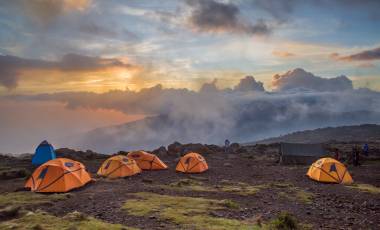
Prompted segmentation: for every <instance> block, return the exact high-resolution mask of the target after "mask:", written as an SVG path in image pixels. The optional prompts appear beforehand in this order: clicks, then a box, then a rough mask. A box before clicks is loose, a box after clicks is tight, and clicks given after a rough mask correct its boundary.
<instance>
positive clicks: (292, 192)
mask: <svg viewBox="0 0 380 230" xmlns="http://www.w3.org/2000/svg"><path fill="white" fill-rule="evenodd" d="M269 186H270V187H272V188H275V189H278V190H280V191H279V192H278V195H279V196H280V197H284V198H286V199H289V200H292V201H298V202H301V203H304V204H311V203H312V202H313V199H314V194H313V193H312V192H308V191H306V190H304V189H302V188H299V187H296V186H294V185H293V184H289V183H271V184H269Z"/></svg>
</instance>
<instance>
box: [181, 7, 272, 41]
mask: <svg viewBox="0 0 380 230" xmlns="http://www.w3.org/2000/svg"><path fill="white" fill-rule="evenodd" d="M187 4H188V5H189V6H190V7H191V16H190V18H189V21H190V24H191V25H192V26H193V27H194V29H196V30H198V31H201V32H235V33H246V34H260V35H263V34H268V33H269V32H270V29H269V27H268V25H267V24H266V23H265V22H264V21H263V20H259V21H257V22H256V23H250V22H248V21H245V20H243V19H242V18H241V15H240V9H239V8H238V7H237V6H236V5H234V4H232V3H222V2H217V1H214V0H196V1H191V0H188V1H187Z"/></svg>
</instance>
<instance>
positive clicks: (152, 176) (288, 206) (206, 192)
mask: <svg viewBox="0 0 380 230" xmlns="http://www.w3.org/2000/svg"><path fill="white" fill-rule="evenodd" d="M205 158H206V160H207V163H208V165H209V170H208V171H207V172H205V173H202V174H199V175H195V176H194V175H189V174H182V173H177V172H175V166H176V162H177V161H178V159H177V158H176V157H173V156H169V155H165V156H161V159H162V160H163V161H164V162H165V163H167V164H168V166H169V169H168V170H163V171H144V172H143V173H142V174H140V175H137V176H132V177H128V178H125V179H116V180H108V179H104V178H97V177H96V176H95V173H96V170H97V168H98V167H99V166H100V164H101V162H102V159H96V160H82V163H84V164H85V165H86V166H87V168H88V171H89V172H90V173H92V175H93V176H94V178H96V182H93V183H91V184H88V185H86V186H85V187H83V188H80V189H77V190H74V191H71V192H70V194H72V195H71V196H70V198H69V199H65V200H59V201H55V202H50V203H47V204H36V205H32V206H29V207H28V208H29V209H31V210H37V209H41V210H43V211H46V212H48V213H51V214H54V215H55V216H64V215H66V214H68V213H70V212H73V211H79V212H81V213H84V214H87V215H89V216H92V217H95V218H97V219H100V220H103V221H105V222H109V223H120V224H125V225H127V226H130V227H136V228H140V229H182V228H184V227H183V226H181V225H180V224H178V223H175V222H172V221H170V220H167V219H163V218H159V216H157V215H155V214H152V215H146V216H136V215H133V214H131V213H129V212H127V211H126V210H123V209H122V206H123V205H124V204H125V202H127V201H128V200H131V199H134V198H135V197H134V196H133V194H134V193H138V192H150V193H154V194H162V195H170V196H186V197H202V198H207V199H215V200H231V201H233V202H234V203H236V204H238V206H239V208H237V209H236V208H234V209H232V208H231V209H225V210H220V211H213V212H212V213H211V215H213V216H216V217H222V218H229V219H236V220H242V221H244V220H251V219H256V220H257V219H260V221H261V220H262V221H263V222H266V221H270V220H271V219H273V218H275V217H276V216H277V215H278V214H279V213H281V212H284V211H286V212H288V213H291V214H292V215H294V216H295V218H296V219H297V220H298V221H299V222H302V223H303V224H305V226H309V228H312V229H380V193H378V191H379V187H380V174H379V173H380V162H379V161H370V162H364V163H363V164H362V165H361V166H359V167H352V166H350V167H349V172H350V173H351V175H352V177H353V179H354V181H355V186H353V187H349V186H344V185H339V184H324V183H318V182H315V181H312V180H310V179H309V178H308V177H307V176H305V174H306V171H307V169H308V167H307V166H282V165H278V164H276V163H275V161H274V159H272V158H270V157H261V156H257V155H253V156H249V155H247V154H245V155H241V154H225V153H215V154H207V155H205ZM20 162H21V163H20V164H22V161H20ZM15 164H17V161H15ZM23 166H24V165H23ZM186 179H187V180H186ZM181 181H182V182H183V181H185V182H186V183H190V184H191V183H195V184H196V185H197V186H194V187H192V186H191V185H189V186H188V187H187V186H186V185H185V186H180V187H176V186H173V184H176V183H178V182H181ZM189 181H190V182H189ZM24 182H25V180H24V179H8V180H0V184H1V186H0V195H1V194H5V193H8V192H15V191H18V190H20V189H21V188H22V187H23V184H24ZM226 184H227V185H230V186H233V187H234V189H230V190H229V189H224V187H223V186H226ZM242 184H243V187H246V186H251V187H252V189H256V190H257V191H255V192H252V193H247V194H244V192H239V189H241V190H243V191H244V188H243V187H239V186H240V185H242ZM363 184H364V185H370V186H371V188H374V189H375V191H371V192H370V191H366V190H362V189H360V188H362V185H363ZM236 187H237V188H236ZM376 189H377V190H376Z"/></svg>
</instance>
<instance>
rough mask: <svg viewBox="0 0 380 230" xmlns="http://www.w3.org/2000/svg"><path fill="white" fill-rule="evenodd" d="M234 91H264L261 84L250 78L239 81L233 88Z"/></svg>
mask: <svg viewBox="0 0 380 230" xmlns="http://www.w3.org/2000/svg"><path fill="white" fill-rule="evenodd" d="M234 90H236V91H241V92H248V91H260V92H264V91H265V89H264V85H263V83H262V82H260V81H256V80H255V78H254V77H252V76H246V77H245V78H243V79H241V80H240V82H239V84H237V85H236V86H235V87H234Z"/></svg>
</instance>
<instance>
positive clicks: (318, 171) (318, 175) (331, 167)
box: [306, 157, 354, 184]
mask: <svg viewBox="0 0 380 230" xmlns="http://www.w3.org/2000/svg"><path fill="white" fill-rule="evenodd" d="M306 175H308V176H309V177H310V178H311V179H313V180H316V181H320V182H327V183H338V184H352V183H353V182H354V181H353V180H352V177H351V175H350V173H349V172H348V170H347V168H346V166H344V164H342V163H340V162H339V161H337V160H335V159H332V158H329V157H327V158H321V159H319V160H317V161H316V162H314V163H313V164H312V165H311V166H310V168H309V170H308V171H307V174H306Z"/></svg>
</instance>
